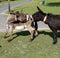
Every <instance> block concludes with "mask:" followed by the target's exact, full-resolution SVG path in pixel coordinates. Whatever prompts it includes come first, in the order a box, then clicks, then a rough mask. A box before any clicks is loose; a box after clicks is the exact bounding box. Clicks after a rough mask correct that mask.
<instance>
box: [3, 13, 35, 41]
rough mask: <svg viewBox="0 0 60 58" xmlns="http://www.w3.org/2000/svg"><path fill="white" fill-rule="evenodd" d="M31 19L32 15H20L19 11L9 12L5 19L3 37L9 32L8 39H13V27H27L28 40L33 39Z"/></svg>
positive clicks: (33, 30)
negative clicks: (5, 24)
mask: <svg viewBox="0 0 60 58" xmlns="http://www.w3.org/2000/svg"><path fill="white" fill-rule="evenodd" d="M26 16H27V17H26ZM22 18H23V19H22ZM32 19H33V18H32V15H21V14H20V13H19V12H11V13H10V15H9V16H8V18H7V21H6V23H7V29H6V32H5V34H4V38H6V37H7V36H6V35H7V33H9V35H10V38H9V40H8V41H11V40H12V39H13V38H12V34H13V31H14V30H15V29H25V28H27V30H28V31H29V32H30V41H32V40H33V39H34V32H35V28H34V24H33V20H32Z"/></svg>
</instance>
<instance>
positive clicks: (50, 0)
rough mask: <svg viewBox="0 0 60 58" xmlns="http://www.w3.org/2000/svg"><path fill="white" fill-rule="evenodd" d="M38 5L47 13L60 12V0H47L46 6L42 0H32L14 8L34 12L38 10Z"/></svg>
mask: <svg viewBox="0 0 60 58" xmlns="http://www.w3.org/2000/svg"><path fill="white" fill-rule="evenodd" d="M37 6H39V7H40V8H41V9H42V10H43V11H44V12H46V13H53V14H60V0H45V5H44V6H43V5H41V0H32V2H30V3H27V4H24V5H20V6H18V7H16V8H14V10H15V11H16V10H19V11H21V9H23V12H24V13H31V14H33V13H34V12H36V11H37V9H36V7H37Z"/></svg>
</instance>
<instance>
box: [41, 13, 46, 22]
mask: <svg viewBox="0 0 60 58" xmlns="http://www.w3.org/2000/svg"><path fill="white" fill-rule="evenodd" d="M46 16H47V15H46V14H45V13H43V14H42V15H41V21H44V19H45V17H46Z"/></svg>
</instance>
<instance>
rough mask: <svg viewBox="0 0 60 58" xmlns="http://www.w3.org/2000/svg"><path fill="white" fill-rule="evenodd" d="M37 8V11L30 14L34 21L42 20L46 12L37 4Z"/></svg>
mask: <svg viewBox="0 0 60 58" xmlns="http://www.w3.org/2000/svg"><path fill="white" fill-rule="evenodd" d="M37 9H38V11H37V12H35V13H34V14H33V15H32V16H33V18H34V20H35V21H42V20H43V19H44V16H45V15H46V14H45V13H44V12H43V11H42V10H41V9H40V8H39V7H38V6H37Z"/></svg>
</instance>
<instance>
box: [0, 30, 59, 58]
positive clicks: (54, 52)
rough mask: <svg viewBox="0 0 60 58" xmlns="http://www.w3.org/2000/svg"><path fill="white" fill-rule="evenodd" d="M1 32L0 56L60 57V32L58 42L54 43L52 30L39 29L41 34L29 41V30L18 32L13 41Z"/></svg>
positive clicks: (28, 57)
mask: <svg viewBox="0 0 60 58" xmlns="http://www.w3.org/2000/svg"><path fill="white" fill-rule="evenodd" d="M2 35H3V33H0V45H1V46H2V47H0V58H60V33H59V35H58V43H57V44H56V45H53V44H52V33H51V31H49V30H47V31H39V35H38V36H37V37H36V38H35V39H34V40H33V41H32V42H29V32H28V31H24V32H17V33H15V34H14V35H13V36H14V37H15V39H13V40H12V41H11V42H8V41H7V40H8V38H7V39H4V38H2Z"/></svg>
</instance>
